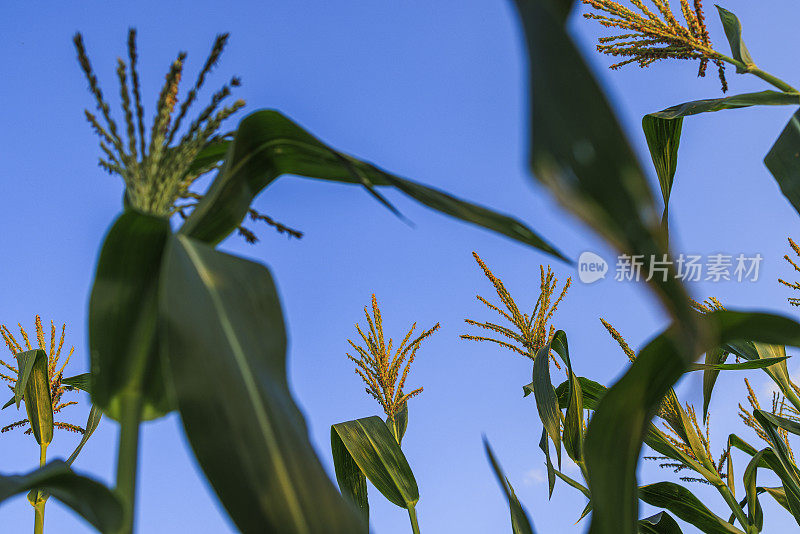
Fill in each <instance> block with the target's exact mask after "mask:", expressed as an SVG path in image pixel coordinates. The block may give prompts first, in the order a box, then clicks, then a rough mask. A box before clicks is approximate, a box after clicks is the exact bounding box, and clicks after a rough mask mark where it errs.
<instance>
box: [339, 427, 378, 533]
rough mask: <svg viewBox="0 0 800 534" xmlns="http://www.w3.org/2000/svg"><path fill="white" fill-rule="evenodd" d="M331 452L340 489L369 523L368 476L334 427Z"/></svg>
mask: <svg viewBox="0 0 800 534" xmlns="http://www.w3.org/2000/svg"><path fill="white" fill-rule="evenodd" d="M331 454H332V456H333V468H334V470H335V472H336V483H337V484H339V491H340V492H341V493H342V496H344V497H345V498H347V499H350V501H351V502H352V503H353V504H354V505H355V506H356V507H357V508H358V509H359V510H360V511H361V514H362V517H363V518H364V522H365V523H367V524H369V496H368V494H367V477H365V476H364V473H362V472H361V469H360V468H359V467H358V464H357V463H356V461H355V460H354V459H353V457H352V456H351V455H350V453H349V452H348V450H347V447H345V446H344V443H343V442H342V439H341V438H340V437H339V434H338V433H337V432H336V430H335V429H334V428H333V427H331Z"/></svg>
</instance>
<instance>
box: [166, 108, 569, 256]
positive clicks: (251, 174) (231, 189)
mask: <svg viewBox="0 0 800 534" xmlns="http://www.w3.org/2000/svg"><path fill="white" fill-rule="evenodd" d="M215 153H216V154H219V152H218V151H217V152H215ZM282 174H294V175H299V176H307V177H310V178H318V179H322V180H333V181H336V182H344V183H349V184H360V185H363V186H364V187H366V188H367V190H368V191H369V192H370V193H371V194H373V195H374V196H376V197H377V198H378V199H379V200H380V201H381V202H383V203H384V204H386V205H387V206H389V207H390V209H393V208H391V205H389V204H388V202H387V201H386V200H385V199H384V198H383V197H382V196H381V195H380V194H379V193H377V191H376V190H375V189H374V187H375V186H393V187H395V188H397V189H399V190H400V191H402V192H403V193H405V194H406V195H408V196H410V197H411V198H413V199H414V200H416V201H418V202H420V203H422V204H424V205H426V206H428V207H429V208H432V209H434V210H436V211H439V212H441V213H444V214H446V215H450V216H451V217H454V218H456V219H461V220H462V221H465V222H469V223H472V224H475V225H478V226H482V227H484V228H487V229H489V230H492V231H494V232H497V233H500V234H502V235H505V236H507V237H510V238H511V239H515V240H517V241H520V242H522V243H525V244H527V245H530V246H532V247H534V248H538V249H540V250H542V251H544V252H547V253H548V254H551V255H553V256H556V257H557V258H559V259H562V260H564V261H569V260H567V259H566V258H565V257H564V255H563V254H561V253H560V252H559V251H558V250H557V249H556V248H555V247H553V246H552V245H551V244H549V243H548V242H547V241H545V240H544V239H543V238H542V237H540V236H539V235H538V234H536V233H535V232H533V231H532V230H531V229H530V228H528V227H527V226H525V225H524V224H522V223H521V222H520V221H518V220H516V219H514V218H511V217H508V216H506V215H502V214H500V213H496V212H494V211H492V210H489V209H487V208H484V207H482V206H478V205H476V204H472V203H470V202H466V201H463V200H460V199H458V198H456V197H454V196H451V195H449V194H447V193H444V192H442V191H439V190H437V189H434V188H432V187H428V186H425V185H422V184H419V183H417V182H413V181H411V180H406V179H403V178H400V177H398V176H395V175H393V174H390V173H387V172H385V171H383V170H381V169H379V168H378V167H376V166H374V165H372V164H370V163H366V162H364V161H361V160H358V159H356V158H353V157H351V156H348V155H346V154H342V153H340V152H338V151H337V150H335V149H333V148H331V147H330V146H328V145H326V144H325V143H323V142H322V141H320V140H319V139H317V138H316V137H314V136H313V135H311V134H310V133H309V132H307V131H306V130H304V129H303V128H302V127H300V126H299V125H298V124H297V123H295V122H294V121H292V120H291V119H289V118H288V117H286V116H284V115H282V114H281V113H279V112H278V111H275V110H261V111H257V112H255V113H252V114H250V115H248V116H247V117H245V118H244V119H242V121H241V123H240V124H239V127H238V129H237V131H236V134H235V137H234V139H233V141H232V142H231V144H230V145H229V146H228V152H227V154H226V156H225V163H224V164H223V167H222V169H221V170H220V172H219V174H218V175H217V177H216V179H215V180H214V182H213V183H212V184H211V187H210V188H209V190H208V192H207V193H206V195H205V196H204V197H203V200H202V201H201V202H200V204H199V205H198V206H197V207H196V209H195V210H194V212H192V214H191V215H190V216H189V218H188V219H187V220H186V222H185V223H184V225H183V227H182V228H181V233H182V234H185V235H188V236H189V237H192V238H195V239H198V240H200V241H205V242H207V243H211V244H216V243H219V242H220V241H222V240H223V239H224V238H225V237H227V236H228V235H229V234H230V233H231V232H232V231H234V230H235V229H236V227H237V226H239V224H240V223H241V222H242V220H243V219H244V217H245V215H246V214H247V210H248V209H249V207H250V204H251V203H252V202H253V200H254V199H255V197H256V196H257V195H258V194H259V193H260V192H261V191H262V190H263V189H264V188H265V187H267V186H268V185H269V184H270V183H272V182H273V181H274V180H275V179H276V178H278V177H279V176H281V175H282Z"/></svg>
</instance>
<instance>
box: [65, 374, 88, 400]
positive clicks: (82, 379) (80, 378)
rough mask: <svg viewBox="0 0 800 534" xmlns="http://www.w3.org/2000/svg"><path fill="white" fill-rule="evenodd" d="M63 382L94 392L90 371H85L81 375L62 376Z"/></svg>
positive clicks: (66, 384) (75, 387)
mask: <svg viewBox="0 0 800 534" xmlns="http://www.w3.org/2000/svg"><path fill="white" fill-rule="evenodd" d="M61 383H62V384H63V385H65V386H69V387H71V388H74V389H80V390H81V391H85V392H86V393H89V394H90V395H91V393H92V375H91V374H90V373H83V374H80V375H75V376H69V377H67V378H62V379H61Z"/></svg>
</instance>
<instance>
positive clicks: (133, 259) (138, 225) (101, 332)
mask: <svg viewBox="0 0 800 534" xmlns="http://www.w3.org/2000/svg"><path fill="white" fill-rule="evenodd" d="M170 233H171V230H170V226H169V221H168V220H167V219H165V218H161V217H154V216H152V215H146V214H143V213H140V212H137V211H134V210H127V211H125V212H124V213H123V214H122V215H120V216H119V217H118V218H117V220H116V221H115V222H114V224H113V225H112V227H111V230H109V232H108V234H107V235H106V238H105V241H104V243H103V248H102V250H101V251H100V258H99V260H98V262H97V272H96V274H95V280H94V286H93V287H92V294H91V297H90V300H89V346H90V348H91V351H90V352H91V369H92V371H91V388H90V389H91V396H92V402H93V403H94V404H96V405H97V406H98V407H100V408H101V409H102V410H103V412H105V413H106V414H107V415H109V416H110V417H112V418H117V415H116V414H117V413H118V410H119V407H120V399H121V398H122V396H123V395H127V394H131V395H136V396H139V395H142V396H143V404H144V413H143V417H144V418H145V419H152V418H155V417H159V416H161V415H164V414H166V413H168V412H170V411H171V410H173V409H174V402H173V399H172V398H171V393H170V388H169V385H168V383H167V381H166V378H165V376H164V369H163V366H162V361H161V357H160V354H159V351H158V337H157V321H158V316H157V304H158V284H159V276H160V269H161V258H162V255H163V251H164V246H165V244H166V242H167V238H168V236H169V235H170Z"/></svg>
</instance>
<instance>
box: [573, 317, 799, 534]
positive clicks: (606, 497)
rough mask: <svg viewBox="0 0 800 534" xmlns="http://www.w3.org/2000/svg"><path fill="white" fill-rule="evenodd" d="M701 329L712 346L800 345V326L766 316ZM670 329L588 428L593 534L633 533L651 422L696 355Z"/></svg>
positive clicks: (704, 323) (713, 320) (719, 321)
mask: <svg viewBox="0 0 800 534" xmlns="http://www.w3.org/2000/svg"><path fill="white" fill-rule="evenodd" d="M699 320H700V321H701V327H702V328H703V329H704V330H705V331H708V332H711V333H713V334H714V336H713V337H715V338H716V339H713V338H712V339H709V341H710V347H699V348H698V353H699V352H702V351H703V349H704V348H705V349H706V350H708V348H711V347H714V346H720V345H723V344H727V343H730V342H732V341H735V340H739V339H752V340H755V341H760V342H764V343H773V344H774V343H780V344H790V345H797V344H800V324H797V323H796V322H794V321H792V320H791V319H788V318H785V317H780V316H775V315H769V314H761V313H742V312H733V311H717V312H713V313H710V314H707V315H704V316H702V317H701V318H700V319H699ZM679 335H680V334H679V333H678V331H677V330H675V329H674V327H671V328H670V329H668V330H667V331H665V332H664V333H663V334H661V335H660V336H658V337H656V338H655V339H654V340H653V341H651V342H650V343H649V344H647V346H645V348H644V349H642V351H641V352H640V353H639V356H638V357H637V358H636V361H634V362H633V364H632V365H631V367H630V368H629V369H628V371H627V372H626V373H625V375H623V377H622V378H621V379H620V380H619V381H618V382H617V383H616V384H615V385H614V386H613V387H611V388H610V389H609V390H608V392H607V393H606V394H605V395H604V396H603V398H602V399H601V401H600V404H599V405H598V407H597V409H596V410H595V413H594V416H593V417H592V419H591V421H590V423H589V429H588V431H587V434H586V440H585V443H584V458H585V460H586V466H587V469H588V474H589V480H588V482H589V489H590V490H591V491H592V501H593V506H594V512H593V514H592V529H591V530H590V532H591V533H592V534H600V533H602V534H606V533H609V534H610V533H612V532H613V533H614V534H633V533H634V532H635V531H636V528H637V527H636V520H637V516H638V501H637V492H636V466H637V463H638V459H639V452H640V450H641V443H642V441H643V440H644V439H645V437H646V436H647V435H648V433H649V432H650V431H649V429H650V428H651V427H652V425H651V424H650V422H649V421H650V419H651V417H652V416H653V414H654V412H655V411H656V410H657V408H658V406H659V405H660V403H661V400H662V399H663V397H664V395H665V394H666V393H667V392H668V391H669V388H670V387H671V386H672V384H674V383H675V382H676V381H677V380H678V378H680V376H681V375H682V374H683V372H684V370H685V369H686V367H687V366H688V365H689V363H691V361H692V360H693V359H694V358H695V357H696V356H697V354H691V353H689V354H687V353H685V352H684V351H683V346H684V345H683V343H681V341H680V340H678V339H676V336H679Z"/></svg>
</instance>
